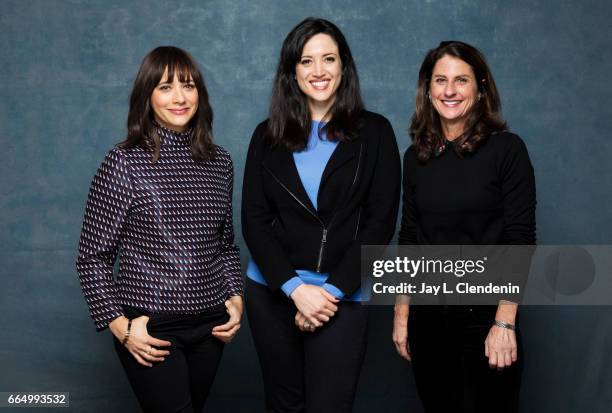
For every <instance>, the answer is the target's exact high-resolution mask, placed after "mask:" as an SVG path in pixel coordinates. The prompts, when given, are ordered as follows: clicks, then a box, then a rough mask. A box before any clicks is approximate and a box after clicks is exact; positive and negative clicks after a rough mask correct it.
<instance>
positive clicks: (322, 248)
mask: <svg viewBox="0 0 612 413" xmlns="http://www.w3.org/2000/svg"><path fill="white" fill-rule="evenodd" d="M362 149H363V146H362V145H359V155H358V158H357V168H356V169H355V176H354V177H353V182H352V183H351V187H350V189H349V194H350V192H351V191H352V190H353V187H354V186H355V182H357V175H358V174H359V168H360V166H361V152H362ZM263 167H264V168H265V169H266V171H268V173H269V174H270V175H271V176H272V178H274V180H275V181H276V183H277V184H279V185H280V186H281V188H283V189H284V190H285V191H287V193H288V194H289V195H291V197H292V198H293V199H295V201H296V202H297V203H298V204H299V205H300V206H301V207H302V208H304V209H305V210H306V212H308V213H309V214H310V215H311V216H312V217H313V218H314V219H316V220H317V221H318V222H319V224H321V227H322V228H323V234H322V235H321V244H320V245H319V257H318V258H317V268H316V271H317V272H321V266H322V265H323V256H324V255H325V247H326V246H327V231H328V230H329V227H331V224H332V222H333V221H334V218H335V217H336V215H335V213H334V215H333V216H332V218H331V219H330V220H329V225H328V226H327V227H326V226H325V223H324V222H323V220H321V218H319V216H318V215H317V214H315V213H314V212H312V211H311V210H310V209H309V208H308V207H307V206H306V205H304V203H303V202H302V201H300V199H299V198H298V197H297V196H295V194H294V193H293V192H291V190H290V189H289V188H287V186H286V185H285V184H283V183H282V182H281V180H280V179H278V177H277V176H276V175H274V173H273V172H272V171H271V170H270V168H268V167H267V166H265V165H263ZM358 219H361V209H360V210H359V218H358ZM357 228H359V222H358V223H357ZM355 234H356V233H355Z"/></svg>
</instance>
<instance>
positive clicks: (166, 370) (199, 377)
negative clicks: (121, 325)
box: [114, 307, 229, 413]
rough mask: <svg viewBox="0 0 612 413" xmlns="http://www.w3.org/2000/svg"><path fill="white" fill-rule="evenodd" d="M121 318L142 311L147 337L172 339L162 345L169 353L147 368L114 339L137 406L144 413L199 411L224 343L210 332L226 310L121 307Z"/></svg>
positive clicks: (226, 318) (223, 321) (188, 412)
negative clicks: (182, 312) (174, 311)
mask: <svg viewBox="0 0 612 413" xmlns="http://www.w3.org/2000/svg"><path fill="white" fill-rule="evenodd" d="M124 310H125V315H126V317H128V318H130V319H132V318H136V317H140V316H141V315H146V316H148V317H150V318H149V322H148V324H147V329H148V332H149V335H151V336H152V337H155V338H158V339H161V340H167V341H170V342H171V343H172V345H171V346H170V347H169V348H168V347H164V348H162V349H164V350H168V351H170V355H169V356H166V357H165V360H164V361H162V362H153V367H146V366H143V365H141V364H138V362H137V361H136V360H135V359H134V357H133V356H132V354H131V353H130V352H129V351H128V349H127V348H125V347H124V346H123V345H122V344H121V343H120V342H119V340H117V339H116V338H114V343H115V350H116V351H117V354H118V355H119V359H120V360H121V364H122V365H123V368H124V370H125V372H126V373H127V376H128V379H129V381H130V384H131V385H132V388H133V389H134V393H136V397H137V398H138V401H139V402H140V406H141V407H142V409H143V410H144V411H145V412H147V413H148V412H160V413H162V412H163V413H170V412H185V413H192V412H198V413H199V412H201V411H202V409H203V408H204V403H205V402H206V397H207V396H208V391H209V390H210V387H211V385H212V382H213V380H214V378H215V374H216V372H217V367H218V366H219V361H220V360H221V355H222V353H223V342H221V341H220V340H218V339H216V338H215V337H214V336H212V334H211V332H212V328H213V327H214V326H216V325H219V324H223V323H225V322H227V320H228V318H229V316H228V314H227V313H226V312H225V309H219V310H216V311H213V312H208V313H203V314H197V315H162V314H149V313H146V312H144V311H142V310H139V309H135V308H131V307H126V308H125V309H124Z"/></svg>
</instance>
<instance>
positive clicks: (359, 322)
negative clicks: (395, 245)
mask: <svg viewBox="0 0 612 413" xmlns="http://www.w3.org/2000/svg"><path fill="white" fill-rule="evenodd" d="M400 179H401V177H400V160H399V153H398V149H397V144H396V141H395V136H394V133H393V129H392V127H391V125H390V123H389V122H388V121H387V120H386V119H385V118H384V117H382V116H380V115H377V114H375V113H372V112H368V111H366V110H365V109H364V108H363V104H362V101H361V97H360V92H359V81H358V77H357V71H356V68H355V64H354V62H353V58H352V55H351V52H350V49H349V47H348V44H347V42H346V40H345V38H344V36H343V35H342V33H341V32H340V30H339V29H338V28H337V27H336V26H335V25H333V24H332V23H330V22H328V21H325V20H322V19H313V18H310V19H306V20H304V21H303V22H301V23H300V24H299V25H298V26H296V27H295V28H294V29H293V30H292V31H291V33H289V35H288V36H287V38H286V39H285V41H284V43H283V47H282V50H281V57H280V62H279V65H278V70H277V74H276V78H275V82H274V91H273V96H272V102H271V108H270V118H269V119H268V120H266V121H265V122H263V123H261V124H260V125H259V126H258V127H257V128H256V129H255V132H254V133H253V137H252V139H251V144H250V147H249V152H248V155H247V164H246V169H245V175H244V185H243V193H242V228H243V233H244V238H245V240H246V243H247V245H248V247H249V250H250V252H251V255H252V260H251V262H250V263H249V267H248V270H247V277H248V279H247V292H246V296H247V299H246V303H247V313H248V316H249V322H250V325H251V329H252V331H253V337H254V339H255V345H256V348H257V352H258V355H259V359H260V363H261V366H262V370H263V377H264V385H265V392H266V403H267V408H268V410H269V411H275V412H276V411H304V410H306V411H309V412H328V411H329V412H347V411H351V409H352V404H353V399H354V395H355V388H356V385H357V380H358V378H359V371H360V368H361V364H362V361H363V356H364V353H365V344H366V332H367V319H366V318H367V317H366V316H367V314H366V307H365V306H362V305H361V304H360V303H359V301H360V300H361V291H360V246H361V245H362V244H387V243H388V242H389V241H390V239H391V237H392V236H393V233H394V229H395V223H396V216H397V211H398V204H399V190H400ZM330 372H333V374H329V373H330Z"/></svg>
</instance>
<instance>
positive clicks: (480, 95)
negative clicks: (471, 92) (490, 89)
mask: <svg viewBox="0 0 612 413" xmlns="http://www.w3.org/2000/svg"><path fill="white" fill-rule="evenodd" d="M481 97H482V93H480V92H478V102H480V98H481Z"/></svg>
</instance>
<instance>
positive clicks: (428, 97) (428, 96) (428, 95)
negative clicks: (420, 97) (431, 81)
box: [427, 92, 431, 102]
mask: <svg viewBox="0 0 612 413" xmlns="http://www.w3.org/2000/svg"><path fill="white" fill-rule="evenodd" d="M427 99H429V101H430V102H431V95H430V94H429V92H427Z"/></svg>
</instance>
